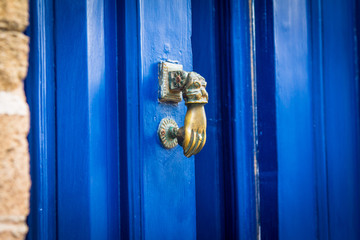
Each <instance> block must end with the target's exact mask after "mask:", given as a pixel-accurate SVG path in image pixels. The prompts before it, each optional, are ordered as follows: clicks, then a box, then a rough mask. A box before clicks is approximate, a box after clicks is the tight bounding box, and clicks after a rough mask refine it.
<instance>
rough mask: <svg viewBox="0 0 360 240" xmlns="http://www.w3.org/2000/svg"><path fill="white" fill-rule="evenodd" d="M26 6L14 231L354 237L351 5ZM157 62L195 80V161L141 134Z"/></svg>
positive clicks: (168, 108) (151, 132)
mask: <svg viewBox="0 0 360 240" xmlns="http://www.w3.org/2000/svg"><path fill="white" fill-rule="evenodd" d="M249 4H250V5H249ZM30 6H31V7H30V16H31V18H30V23H31V26H30V28H29V29H28V34H29V35H30V37H31V42H30V47H31V51H30V68H29V75H28V78H27V81H26V86H25V87H26V92H27V99H28V102H29V106H30V109H31V117H32V121H31V132H30V135H29V142H30V154H31V176H32V181H33V187H32V190H31V191H32V195H31V213H30V216H29V220H28V221H29V226H30V231H29V235H28V239H56V238H57V239H119V238H122V239H142V238H149V239H153V238H159V239H177V238H178V239H194V238H198V239H210V238H216V239H256V238H257V237H258V236H259V235H260V234H261V238H262V239H277V238H280V239H342V238H344V239H359V238H360V236H359V235H360V233H359V229H360V228H359V225H360V207H359V202H360V201H359V197H360V192H359V191H360V190H359V189H360V188H359V180H360V179H359V176H360V174H359V162H358V159H359V154H360V153H359V149H360V146H359V144H360V141H359V136H360V129H359V122H360V118H359V91H360V89H359V82H358V77H359V76H358V75H359V60H358V58H359V51H360V50H359V49H360V47H359V40H358V39H360V38H359V36H360V34H359V32H360V31H359V28H360V23H359V18H358V17H357V16H356V13H357V12H358V10H359V8H360V4H359V3H358V2H357V1H351V0H350V1H346V2H340V1H338V0H331V2H330V3H328V2H327V3H326V4H325V3H324V2H323V1H320V0H319V1H313V2H311V3H310V2H302V1H297V0H296V1H292V2H288V1H283V0H276V1H268V0H259V1H241V0H227V1H220V0H219V1H215V0H212V1H195V0H194V1H191V0H187V1H180V2H179V1H175V0H174V1H162V0H154V1H140V0H139V1H131V0H124V1H120V2H116V1H115V0H107V1H102V0H96V1H85V0H81V1H75V2H74V1H69V0H65V1H58V0H56V1H55V2H54V6H53V4H52V2H48V1H44V0H37V1H32V2H31V5H30ZM194 13H196V14H194ZM53 14H54V15H55V18H54V17H53ZM253 14H254V16H255V18H254V19H253V16H252V15H253ZM254 27H255V28H254ZM252 54H254V55H252ZM166 59H174V60H178V61H179V62H180V63H182V64H183V65H184V68H185V70H194V71H197V72H199V73H200V74H202V75H203V76H204V77H205V78H206V79H207V81H208V83H209V85H208V88H207V89H208V92H209V94H210V100H209V104H207V105H206V107H205V108H206V112H207V116H208V141H207V144H206V145H205V148H204V149H203V151H202V152H201V153H200V154H199V155H197V156H196V157H195V158H190V159H187V158H185V157H184V156H183V154H182V149H181V148H180V147H178V148H175V149H171V150H165V149H163V148H162V147H161V145H160V143H159V141H158V138H157V135H156V129H157V126H158V124H159V122H160V120H161V119H162V118H163V117H168V116H171V117H173V118H174V119H175V120H176V121H177V122H178V124H179V125H183V119H184V116H185V111H186V108H185V106H184V104H183V103H181V104H179V105H170V104H160V103H158V101H157V96H158V86H157V71H158V69H157V64H158V63H159V62H160V61H161V60H166ZM54 66H55V68H54ZM55 89H56V93H55ZM257 174H259V175H257ZM258 177H259V178H258ZM258 187H259V188H258ZM259 196H260V198H259ZM259 200H260V201H259ZM259 211H260V213H259ZM259 214H260V215H259ZM260 225H261V232H260Z"/></svg>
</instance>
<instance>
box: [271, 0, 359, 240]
mask: <svg viewBox="0 0 360 240" xmlns="http://www.w3.org/2000/svg"><path fill="white" fill-rule="evenodd" d="M355 9H356V4H355V1H346V2H344V1H341V2H340V1H327V2H326V3H325V2H323V1H314V2H312V3H311V5H310V3H306V2H301V1H292V2H287V1H281V0H280V1H275V4H274V29H275V54H276V55H275V58H276V96H277V99H276V100H277V140H278V176H279V180H278V181H279V185H278V191H279V237H280V239H359V237H360V236H359V226H360V220H359V216H360V214H359V202H360V201H359V200H360V199H359V197H360V196H359V150H360V148H359V124H358V123H359V92H358V91H359V88H358V84H359V83H358V67H359V65H358V64H357V61H358V60H357V59H358V57H359V56H358V52H357V45H356V44H357V42H356V39H357V37H358V31H357V29H356V21H358V20H357V18H356V17H355V16H356V10H355Z"/></svg>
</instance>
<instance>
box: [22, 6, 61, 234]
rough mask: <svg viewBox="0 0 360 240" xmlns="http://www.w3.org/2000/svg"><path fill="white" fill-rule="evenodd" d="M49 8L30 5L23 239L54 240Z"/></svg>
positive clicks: (26, 82)
mask: <svg viewBox="0 0 360 240" xmlns="http://www.w3.org/2000/svg"><path fill="white" fill-rule="evenodd" d="M52 24H53V4H52V2H51V1H50V2H49V1H40V0H39V1H37V2H36V1H31V3H30V26H29V28H28V29H27V34H28V36H29V37H30V53H29V63H30V64H29V70H28V75H27V78H26V80H25V91H26V97H27V101H28V104H29V107H30V118H31V124H30V132H29V136H28V139H29V151H30V159H31V160H30V173H31V182H32V185H31V195H30V196H31V198H30V214H29V217H28V224H29V233H28V236H27V239H34V240H35V239H39V240H45V239H55V238H56V137H55V131H56V130H55V127H56V123H55V122H56V121H55V76H54V45H53V41H54V39H53V25H52Z"/></svg>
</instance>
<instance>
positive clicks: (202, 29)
mask: <svg viewBox="0 0 360 240" xmlns="http://www.w3.org/2000/svg"><path fill="white" fill-rule="evenodd" d="M191 6H192V12H193V13H196V14H193V15H192V38H191V43H192V52H193V61H194V71H196V72H198V73H200V74H201V75H202V76H204V77H205V79H206V81H207V83H208V84H207V87H206V90H207V92H208V93H209V96H210V97H209V103H208V104H206V105H205V111H206V117H207V130H206V135H207V140H206V144H205V146H204V148H203V150H202V151H201V152H200V153H199V154H198V155H196V156H195V177H196V181H195V182H196V230H197V239H222V238H224V236H225V235H224V234H225V233H224V231H225V229H224V228H225V226H224V223H225V222H224V198H223V184H224V181H223V168H222V164H223V162H222V141H221V139H222V131H221V130H222V129H221V125H222V123H221V106H222V101H221V96H220V91H221V84H222V79H223V78H222V77H221V75H220V73H219V67H218V64H219V60H218V56H219V47H218V45H217V44H216V43H217V35H216V34H217V31H218V29H217V24H216V21H217V20H218V18H217V15H216V11H217V10H218V8H217V2H216V1H208V0H202V1H197V0H196V1H192V2H191ZM214 9H215V10H214Z"/></svg>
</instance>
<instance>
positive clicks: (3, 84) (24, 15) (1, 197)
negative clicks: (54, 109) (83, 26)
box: [0, 0, 30, 240]
mask: <svg viewBox="0 0 360 240" xmlns="http://www.w3.org/2000/svg"><path fill="white" fill-rule="evenodd" d="M27 25H28V1H27V0H0V240H3V239H6V240H8V239H24V238H25V236H26V233H27V226H26V217H27V215H28V213H29V196H30V195H29V189H30V175H29V153H28V143H27V134H28V130H29V109H28V106H27V104H26V99H25V93H24V85H23V80H24V78H25V76H26V73H27V68H28V52H29V44H28V43H29V39H28V37H27V36H25V35H24V34H23V31H24V30H25V28H26V26H27Z"/></svg>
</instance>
